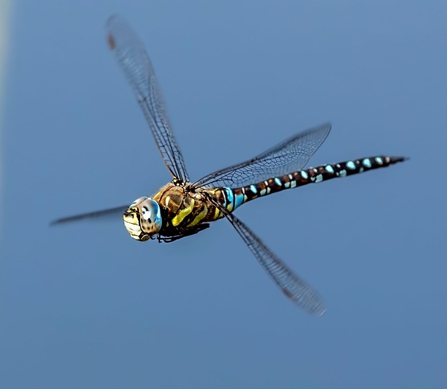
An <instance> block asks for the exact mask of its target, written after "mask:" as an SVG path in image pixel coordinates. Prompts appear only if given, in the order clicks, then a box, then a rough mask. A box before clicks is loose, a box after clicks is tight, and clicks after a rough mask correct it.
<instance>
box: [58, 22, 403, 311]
mask: <svg viewBox="0 0 447 389" xmlns="http://www.w3.org/2000/svg"><path fill="white" fill-rule="evenodd" d="M107 41H108V45H109V47H110V49H111V50H112V51H113V53H114V54H115V58H116V60H117V62H118V64H119V66H120V68H121V70H122V71H123V72H124V74H125V76H126V78H127V81H128V82H129V84H130V86H131V88H132V90H133V93H134V94H135V97H136V99H137V101H138V104H139V105H140V107H141V109H142V110H143V113H144V116H145V118H146V120H147V122H148V124H149V128H150V129H151V131H152V135H153V136H154V139H155V143H156V144H157V147H158V149H159V150H160V153H161V155H162V157H163V160H164V162H165V164H166V167H167V168H168V170H169V172H170V173H171V175H172V181H171V182H169V183H168V184H166V185H165V186H164V187H162V188H161V189H160V190H159V191H158V192H157V193H155V194H154V195H153V197H140V198H138V199H137V200H135V201H134V202H133V203H132V204H131V205H130V206H127V205H125V206H122V207H116V208H112V209H106V210H103V211H97V212H90V213H85V214H81V215H76V216H69V217H65V218H61V219H58V220H56V221H54V222H53V224H58V223H66V222H71V221H76V220H81V219H86V218H93V217H102V216H106V215H113V214H123V219H124V225H125V227H126V229H127V231H128V232H129V234H130V236H131V237H132V238H134V239H136V240H138V241H146V240H149V239H157V240H158V241H159V242H173V241H175V240H178V239H180V238H183V237H185V236H190V235H193V234H196V233H198V232H200V231H202V230H204V229H206V228H208V227H209V226H210V223H211V222H213V221H215V220H217V219H222V218H225V219H227V220H228V221H229V222H230V223H231V225H232V226H233V227H234V228H235V230H236V231H237V232H238V233H239V235H240V236H241V238H242V239H243V241H244V242H245V244H246V245H247V246H248V248H249V249H250V250H251V252H252V253H253V254H254V256H255V257H256V259H257V260H258V261H259V263H260V264H261V266H262V267H263V268H264V269H265V270H266V271H267V274H268V275H269V276H270V277H271V278H272V280H273V281H274V282H275V283H276V285H277V286H278V287H279V288H280V289H281V290H282V292H283V293H284V294H285V295H286V296H287V297H288V298H289V299H290V300H292V301H293V302H294V303H295V304H297V305H298V306H300V307H301V308H303V309H304V310H306V311H308V312H310V313H313V314H316V315H321V314H323V313H324V311H325V308H324V305H323V302H322V299H321V298H320V297H319V295H318V293H317V292H316V291H315V290H314V289H313V288H312V287H310V286H309V285H308V284H307V283H306V282H305V281H303V280H302V279H301V278H300V277H299V276H298V275H296V274H295V273H294V272H293V271H292V270H291V269H290V268H289V267H288V266H287V265H286V264H285V263H284V262H283V261H282V260H280V259H279V258H278V257H277V256H276V255H275V254H274V253H273V252H272V251H271V250H270V249H269V248H268V247H267V246H266V245H265V244H264V243H263V242H262V240H261V239H260V238H258V237H257V236H256V235H255V234H254V232H253V231H252V230H251V229H250V228H248V227H247V226H246V225H245V224H244V223H243V222H242V221H241V220H240V219H239V218H237V217H236V216H235V215H234V213H233V211H234V210H235V209H236V208H238V207H240V206H241V205H242V204H245V203H246V202H248V201H251V200H254V199H257V198H259V197H263V196H267V195H269V194H272V193H276V192H279V191H282V190H285V189H291V188H296V187H299V186H303V185H307V184H311V183H318V182H322V181H327V180H330V179H332V178H338V177H345V176H350V175H353V174H358V173H362V172H366V171H369V170H373V169H378V168H384V167H387V166H389V165H392V164H395V163H397V162H402V161H404V160H405V158H404V157H388V156H373V157H368V158H360V159H355V160H349V161H345V162H340V163H336V164H327V165H322V166H317V167H315V168H307V169H303V167H304V166H305V165H306V163H307V162H308V160H309V159H310V157H311V156H312V155H313V154H314V153H315V152H316V150H317V149H318V148H319V147H320V145H321V144H322V143H323V142H324V140H325V139H326V137H327V136H328V135H329V132H330V130H331V126H330V124H323V125H320V126H317V127H315V128H312V129H309V130H307V131H304V132H300V133H298V134H296V135H294V136H292V137H290V138H289V139H287V140H285V141H283V142H281V143H279V144H278V145H276V146H274V147H272V148H271V149H269V150H267V151H265V152H263V153H261V154H259V155H258V156H256V157H254V158H252V159H250V160H248V161H245V162H242V163H238V164H235V165H233V166H230V167H227V168H225V169H222V170H219V171H217V172H214V173H211V174H208V175H206V176H205V177H203V178H201V179H199V180H197V181H195V182H191V181H190V179H189V176H188V172H187V170H186V167H185V162H184V160H183V157H182V154H181V152H180V149H179V146H178V144H177V141H176V139H175V136H174V133H173V132H172V128H171V125H170V122H169V118H168V115H167V112H166V109H165V105H164V103H163V100H162V96H161V93H160V89H159V86H158V82H157V79H156V76H155V73H154V69H153V67H152V64H151V61H150V59H149V56H148V55H147V53H146V50H145V48H144V46H143V44H142V43H141V41H140V40H139V39H138V37H137V36H136V35H135V33H134V32H133V31H132V30H131V28H130V27H129V26H128V25H127V24H126V22H125V21H124V20H123V19H122V18H120V17H119V16H112V17H111V18H110V19H109V20H108V22H107Z"/></svg>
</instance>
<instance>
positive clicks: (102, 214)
mask: <svg viewBox="0 0 447 389" xmlns="http://www.w3.org/2000/svg"><path fill="white" fill-rule="evenodd" d="M128 208H129V205H122V206H120V207H115V208H109V209H104V210H101V211H95V212H88V213H81V214H79V215H74V216H67V217H62V218H60V219H57V220H53V221H52V222H51V223H50V225H54V224H61V223H68V222H75V221H80V220H85V219H96V220H97V219H105V218H108V217H112V218H118V217H119V216H122V215H123V213H124V212H125V211H127V209H128Z"/></svg>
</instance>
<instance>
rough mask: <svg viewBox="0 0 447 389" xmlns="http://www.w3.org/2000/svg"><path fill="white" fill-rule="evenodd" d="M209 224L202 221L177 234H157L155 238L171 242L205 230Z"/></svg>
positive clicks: (159, 240)
mask: <svg viewBox="0 0 447 389" xmlns="http://www.w3.org/2000/svg"><path fill="white" fill-rule="evenodd" d="M209 226H210V224H209V223H203V224H199V225H197V226H194V227H190V228H188V229H187V230H185V231H182V232H181V233H179V234H177V235H170V236H162V235H158V237H157V239H158V242H165V243H171V242H174V241H176V240H179V239H181V238H184V237H186V236H191V235H195V234H197V233H199V232H200V231H202V230H206V229H207V228H209Z"/></svg>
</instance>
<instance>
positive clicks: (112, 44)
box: [107, 34, 116, 50]
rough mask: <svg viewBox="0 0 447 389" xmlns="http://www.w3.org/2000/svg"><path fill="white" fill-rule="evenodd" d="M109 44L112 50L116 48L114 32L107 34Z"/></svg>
mask: <svg viewBox="0 0 447 389" xmlns="http://www.w3.org/2000/svg"><path fill="white" fill-rule="evenodd" d="M107 44H108V45H109V49H110V50H115V49H116V42H115V38H114V37H113V35H112V34H107Z"/></svg>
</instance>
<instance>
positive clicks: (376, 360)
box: [0, 0, 447, 389]
mask: <svg viewBox="0 0 447 389" xmlns="http://www.w3.org/2000/svg"><path fill="white" fill-rule="evenodd" d="M114 12H118V13H120V14H122V15H124V16H125V18H126V19H127V20H128V21H129V23H130V24H131V25H132V26H133V28H134V29H135V30H136V31H137V32H138V34H139V36H140V37H141V38H142V40H143V41H144V43H145V45H146V47H147V48H148V51H149V53H150V55H151V57H152V60H153V63H154V66H155V69H156V72H157V74H158V77H159V80H160V84H161V87H162V89H163V92H164V95H165V98H166V100H167V104H168V107H169V112H170V116H171V121H172V123H173V126H174V130H175V132H176V135H177V138H178V141H179V143H180V146H181V149H182V151H183V153H184V157H185V160H186V163H187V165H188V169H189V172H190V176H191V177H192V179H197V178H199V177H200V176H202V175H204V174H206V173H209V172H210V171H212V170H215V169H218V168H221V167H225V166H226V165H229V164H232V163H235V162H239V161H240V160H243V159H247V158H249V157H252V156H254V155H255V154H257V153H259V152H261V151H263V150H264V149H266V148H268V147H270V146H272V145H273V144H275V143H277V142H279V141H281V140H282V139H284V138H286V137H288V136H290V135H292V134H293V133H296V132H297V131H299V130H303V129H306V128H308V127H311V126H314V125H317V124H320V123H322V122H325V121H328V120H329V121H331V122H332V123H333V129H332V133H331V135H330V137H329V138H328V139H327V141H326V142H325V144H324V145H323V146H322V148H321V149H320V150H319V151H318V153H317V155H316V156H315V157H314V158H313V159H312V161H311V164H312V165H316V164H320V163H328V162H337V161H343V160H346V159H350V158H359V157H364V156H370V155H374V154H389V155H406V156H409V157H411V160H410V161H408V162H406V163H404V164H399V165H396V166H393V167H390V168H388V169H384V170H379V171H374V172H371V173H367V174H364V175H360V176H356V177H352V178H346V179H343V180H334V181H331V182H328V183H323V184H321V185H312V186H307V187H305V188H301V189H297V190H291V191H286V192H283V193H281V194H277V195H274V196H270V197H267V198H265V199H260V200H257V201H255V202H253V203H251V204H248V205H246V206H244V207H242V208H241V209H240V210H238V215H239V216H240V217H241V218H242V219H243V220H244V221H245V222H246V223H247V224H248V225H249V226H250V227H251V228H252V229H253V230H254V231H255V232H256V233H257V234H259V236H260V237H261V238H263V239H264V241H265V242H266V243H267V244H268V245H269V246H270V247H271V248H272V250H273V251H275V252H276V253H277V254H278V255H279V256H280V257H281V258H283V259H284V260H285V261H286V262H287V263H288V264H289V265H290V266H291V267H292V268H293V269H294V270H296V271H297V273H298V274H300V275H301V276H302V277H303V278H304V279H306V280H307V281H308V282H309V283H310V284H311V285H313V286H314V287H315V288H316V289H317V290H318V291H319V292H320V293H321V294H322V295H323V297H324V299H325V301H326V304H327V307H328V311H327V313H326V314H325V315H324V316H323V317H321V318H315V317H312V316H309V315H307V314H305V313H304V312H303V311H301V310H299V309H297V308H295V307H294V306H293V304H291V303H290V302H289V301H287V299H286V298H284V296H282V295H281V293H279V292H278V290H277V289H276V288H275V286H274V285H273V283H272V282H271V281H270V280H269V279H268V277H267V276H266V274H265V273H264V271H263V270H262V269H261V267H260V266H259V265H258V264H257V263H256V260H255V259H254V257H252V255H251V253H250V252H249V250H248V249H247V248H246V247H245V246H244V244H243V242H242V240H241V239H240V238H239V237H238V236H237V234H236V233H235V232H234V231H233V230H232V228H231V227H230V225H229V224H228V223H226V222H225V221H220V222H217V223H215V224H214V225H213V226H212V228H210V229H209V230H207V231H204V232H202V233H200V234H198V235H196V236H193V237H190V238H188V239H182V240H181V241H179V242H177V243H173V244H170V245H167V244H157V243H156V242H147V243H145V244H141V243H137V242H135V241H133V240H132V239H131V238H130V237H129V235H128V234H127V232H126V231H125V229H124V227H123V225H122V221H121V218H119V219H117V220H116V221H115V222H113V221H109V222H90V223H78V224H73V225H66V226H61V227H59V228H50V227H49V226H48V223H49V221H50V220H52V219H55V218H58V217H61V216H65V215H69V214H74V213H78V212H86V211H93V210H96V209H102V208H107V207H113V206H117V205H121V204H126V203H131V202H132V201H133V200H134V199H135V198H137V197H139V196H142V195H150V194H152V193H154V192H155V191H156V190H157V189H158V188H159V187H160V186H162V185H163V184H165V183H166V182H167V181H168V180H169V179H170V177H169V174H168V172H167V170H166V169H165V167H164V165H163V162H162V161H161V158H160V156H159V153H158V151H157V149H156V147H155V144H154V141H153V139H152V137H151V135H150V133H149V130H148V128H147V125H146V123H145V121H144V118H143V115H142V114H141V112H140V110H139V107H138V105H137V104H136V102H135V101H134V98H133V96H132V94H131V92H130V90H129V87H128V85H127V84H126V82H125V80H124V77H123V76H122V74H121V72H120V71H119V69H118V67H117V65H116V64H115V63H114V59H113V56H112V55H111V53H109V52H108V49H107V47H106V44H105V32H104V23H105V21H106V19H107V18H108V16H109V15H110V14H112V13H114ZM446 18H447V3H446V2H445V1H425V2H422V1H420V2H417V1H403V0H402V1H389V0H387V1H338V2H336V4H335V2H329V1H327V2H322V1H254V0H252V1H250V0H239V1H226V2H217V1H193V0H191V1H188V2H186V1H163V2H155V1H118V0H116V1H94V2H93V1H91V0H78V1H76V2H61V1H54V0H53V1H51V0H40V1H35V0H22V1H20V2H17V3H15V5H14V8H13V19H12V22H11V27H12V31H11V42H10V51H9V55H10V56H9V59H8V73H7V85H6V86H7V90H6V97H5V100H4V101H5V107H4V109H5V113H6V118H5V122H4V123H3V130H4V133H3V145H2V160H3V163H4V182H3V183H2V190H3V191H4V193H3V204H2V215H1V217H2V220H1V224H2V237H1V261H0V315H1V319H0V326H1V327H0V387H1V388H46V389H48V388H58V389H59V388H278V387H282V388H298V387H300V388H379V387H380V388H445V387H447V304H446V296H447V283H446V273H447V265H446V259H447V256H446V249H445V243H446V220H445V217H446V205H445V202H446V189H447V185H446V180H445V171H446V169H445V166H446V152H445V150H446V141H447V136H446V134H447V131H446V113H447V76H446V71H447V51H446V50H447V39H446V38H447V23H446Z"/></svg>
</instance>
